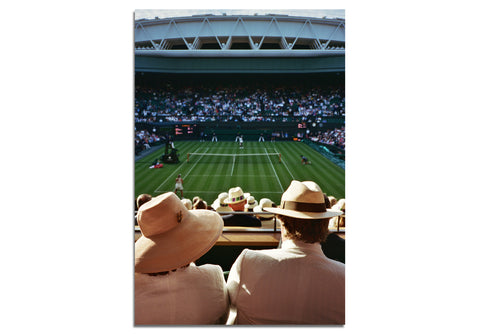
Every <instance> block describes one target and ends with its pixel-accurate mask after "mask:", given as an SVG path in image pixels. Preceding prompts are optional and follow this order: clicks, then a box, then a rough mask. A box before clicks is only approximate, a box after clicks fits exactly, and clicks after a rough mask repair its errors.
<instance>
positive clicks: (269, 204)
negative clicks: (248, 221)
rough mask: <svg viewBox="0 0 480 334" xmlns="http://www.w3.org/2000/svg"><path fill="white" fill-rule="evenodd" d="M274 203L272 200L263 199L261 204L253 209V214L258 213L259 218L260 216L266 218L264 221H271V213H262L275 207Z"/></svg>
mask: <svg viewBox="0 0 480 334" xmlns="http://www.w3.org/2000/svg"><path fill="white" fill-rule="evenodd" d="M273 204H274V203H273V202H272V200H271V199H269V198H262V199H261V200H260V202H259V204H258V205H257V206H256V207H254V208H253V212H257V213H259V214H258V215H257V216H259V217H260V218H264V219H270V218H273V216H274V215H273V214H270V213H260V212H262V211H265V210H264V208H271V207H273Z"/></svg>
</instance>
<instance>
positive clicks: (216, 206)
mask: <svg viewBox="0 0 480 334" xmlns="http://www.w3.org/2000/svg"><path fill="white" fill-rule="evenodd" d="M227 198H228V194H227V193H226V192H223V193H220V194H218V197H217V199H216V200H215V201H213V204H212V209H213V210H215V211H217V212H218V213H220V214H222V213H225V212H232V211H233V209H232V208H231V207H229V206H228V204H227V203H225V200H226V199H227Z"/></svg>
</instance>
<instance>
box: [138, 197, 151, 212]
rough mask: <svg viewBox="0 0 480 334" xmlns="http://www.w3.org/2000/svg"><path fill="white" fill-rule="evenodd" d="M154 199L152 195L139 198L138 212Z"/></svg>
mask: <svg viewBox="0 0 480 334" xmlns="http://www.w3.org/2000/svg"><path fill="white" fill-rule="evenodd" d="M151 199H152V195H150V194H140V195H138V197H137V210H138V209H140V207H141V206H142V205H143V204H145V203H147V202H148V201H150V200H151Z"/></svg>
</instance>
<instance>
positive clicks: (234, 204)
mask: <svg viewBox="0 0 480 334" xmlns="http://www.w3.org/2000/svg"><path fill="white" fill-rule="evenodd" d="M249 196H250V194H249V193H245V194H244V193H243V190H242V188H240V187H235V188H230V189H229V190H228V198H227V199H226V200H225V203H226V204H228V206H229V207H231V208H232V210H233V211H244V209H245V204H246V203H247V198H248V197H249ZM222 218H223V222H224V224H225V226H246V227H261V226H262V223H261V222H260V220H259V219H257V218H255V217H253V216H250V215H227V216H222Z"/></svg>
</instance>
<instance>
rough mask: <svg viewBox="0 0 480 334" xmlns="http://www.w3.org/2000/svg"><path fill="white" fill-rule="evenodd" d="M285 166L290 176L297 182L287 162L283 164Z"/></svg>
mask: <svg viewBox="0 0 480 334" xmlns="http://www.w3.org/2000/svg"><path fill="white" fill-rule="evenodd" d="M275 152H276V153H278V152H277V151H276V150H275ZM278 154H280V153H278ZM283 165H284V166H285V167H286V168H287V171H288V173H289V174H290V176H291V177H292V180H295V178H294V177H293V174H292V173H291V172H290V169H288V166H287V164H286V161H284V162H283Z"/></svg>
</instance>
